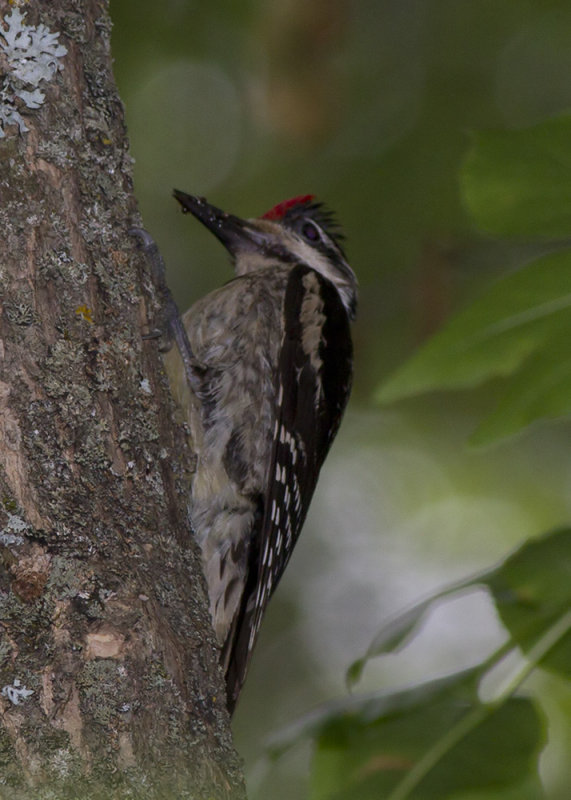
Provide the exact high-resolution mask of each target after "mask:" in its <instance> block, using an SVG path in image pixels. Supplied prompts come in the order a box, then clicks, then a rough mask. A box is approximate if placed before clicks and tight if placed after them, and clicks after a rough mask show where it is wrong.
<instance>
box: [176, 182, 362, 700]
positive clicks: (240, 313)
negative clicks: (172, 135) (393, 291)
mask: <svg viewBox="0 0 571 800" xmlns="http://www.w3.org/2000/svg"><path fill="white" fill-rule="evenodd" d="M174 194H175V197H176V199H177V200H178V201H179V203H180V204H181V205H182V207H183V210H184V211H188V212H190V213H191V214H193V215H194V216H195V217H196V218H197V219H198V220H200V222H202V223H203V224H204V225H205V226H206V227H207V228H208V229H209V230H210V231H212V233H214V235H215V236H217V237H218V239H220V241H221V242H222V243H223V244H224V245H225V247H226V248H227V249H228V251H229V252H230V254H231V256H232V259H233V262H234V269H235V272H236V276H237V277H235V278H234V279H233V280H231V281H229V282H228V283H227V284H226V285H225V286H223V287H222V288H220V289H217V290H216V291H214V292H212V293H211V294H209V295H208V296H206V297H204V298H202V299H201V300H199V301H198V302H197V303H195V305H193V306H192V308H190V310H189V311H187V312H186V314H184V316H183V323H184V327H185V328H186V332H187V335H188V340H189V343H190V350H191V355H190V372H191V375H190V382H191V384H192V390H193V391H192V393H190V392H189V391H188V385H187V383H188V381H187V380H186V379H185V375H184V370H182V369H181V367H180V361H179V362H178V366H176V364H175V362H174V360H173V359H172V358H170V362H171V363H170V368H169V365H168V362H167V368H168V369H169V374H170V376H171V382H172V384H173V390H174V392H175V395H176V396H177V399H178V402H179V404H180V405H181V407H182V408H183V409H186V411H187V420H188V422H189V424H190V428H191V434H192V441H193V447H194V448H195V450H196V454H197V463H196V472H195V474H194V477H193V482H192V497H191V501H190V515H191V519H192V522H193V526H194V529H195V531H196V535H197V537H198V541H199V544H200V547H201V549H202V557H203V566H204V572H205V576H206V581H207V585H208V593H209V599H210V611H211V614H212V621H213V625H214V629H215V632H216V635H217V637H218V640H219V642H220V645H221V648H222V655H221V659H222V665H223V668H224V671H225V674H226V682H227V694H228V707H229V709H230V711H232V710H233V708H234V706H235V703H236V700H237V698H238V694H239V692H240V689H241V686H242V683H243V681H244V678H245V674H246V670H247V668H248V663H249V660H250V656H251V654H252V648H253V646H254V643H255V640H256V637H257V634H258V631H259V628H260V623H261V621H262V616H263V614H264V611H265V608H266V605H267V603H268V600H269V599H270V597H271V595H272V593H273V591H274V590H275V588H276V586H277V583H278V581H279V579H280V577H281V575H282V573H283V571H284V569H285V567H286V564H287V562H288V560H289V558H290V556H291V553H292V550H293V548H294V545H295V543H296V541H297V538H298V536H299V533H300V530H301V526H302V525H303V522H304V519H305V516H306V514H307V510H308V506H309V503H310V500H311V497H312V495H313V492H314V489H315V485H316V482H317V477H318V475H319V470H320V468H321V466H322V464H323V461H324V459H325V456H326V455H327V452H328V450H329V446H330V445H331V442H332V440H333V438H334V436H335V434H336V432H337V429H338V427H339V423H340V421H341V417H342V415H343V411H344V409H345V406H346V403H347V400H348V397H349V392H350V388H351V379H352V344H351V335H350V329H349V323H350V321H351V320H352V319H353V318H354V315H355V308H356V301H357V280H356V278H355V275H354V273H353V271H352V269H351V268H350V267H349V265H348V263H347V261H346V258H345V254H344V252H343V249H342V246H341V243H340V239H341V235H340V233H339V231H338V229H337V226H336V225H335V223H334V221H333V218H332V216H331V215H330V214H329V213H328V212H327V211H326V210H325V209H324V208H323V206H322V205H320V204H318V203H316V202H315V201H314V198H313V196H310V195H307V196H304V197H297V198H294V199H293V200H289V201H286V202H284V203H280V204H279V205H277V206H275V208H273V209H271V211H268V212H267V213H266V214H264V215H263V216H262V217H260V218H257V219H247V220H244V219H240V218H239V217H235V216H233V215H232V214H227V213H225V212H223V211H221V210H220V209H218V208H215V207H214V206H212V205H210V204H209V203H207V202H206V200H204V199H203V198H200V197H193V196H191V195H188V194H185V193H183V192H179V191H175V193H174ZM187 375H188V369H187Z"/></svg>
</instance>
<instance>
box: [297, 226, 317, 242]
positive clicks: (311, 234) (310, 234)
mask: <svg viewBox="0 0 571 800" xmlns="http://www.w3.org/2000/svg"><path fill="white" fill-rule="evenodd" d="M301 235H302V236H303V238H304V239H306V240H307V241H308V242H318V241H319V239H320V236H319V231H318V229H317V228H316V226H315V225H314V224H313V222H304V224H303V227H302V229H301Z"/></svg>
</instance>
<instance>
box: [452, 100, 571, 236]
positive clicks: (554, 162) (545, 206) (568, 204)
mask: <svg viewBox="0 0 571 800" xmlns="http://www.w3.org/2000/svg"><path fill="white" fill-rule="evenodd" d="M461 185H462V189H463V194H464V199H465V202H466V205H467V207H468V210H469V211H470V213H471V214H472V216H473V217H474V219H475V220H476V223H477V224H478V226H479V227H480V228H482V229H483V230H485V231H488V232H490V233H493V234H496V235H500V236H522V237H525V238H527V239H529V238H530V237H552V238H553V237H564V236H569V235H571V190H570V188H569V187H570V186H571V115H568V114H565V115H562V116H559V117H555V118H552V119H548V120H546V121H545V122H542V123H540V124H539V125H534V126H533V127H531V128H525V129H522V130H509V131H490V132H480V133H478V134H476V136H475V143H474V146H473V147H472V149H471V150H470V152H469V154H468V156H467V158H466V161H465V163H464V167H463V170H462V173H461Z"/></svg>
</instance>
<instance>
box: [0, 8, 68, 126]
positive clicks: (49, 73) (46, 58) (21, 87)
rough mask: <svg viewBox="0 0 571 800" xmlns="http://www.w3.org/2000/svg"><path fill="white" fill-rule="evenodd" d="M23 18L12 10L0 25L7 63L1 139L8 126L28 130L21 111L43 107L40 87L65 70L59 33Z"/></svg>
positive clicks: (0, 98) (1, 88)
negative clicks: (29, 22) (27, 22)
mask: <svg viewBox="0 0 571 800" xmlns="http://www.w3.org/2000/svg"><path fill="white" fill-rule="evenodd" d="M24 18H25V15H24V14H22V12H21V11H20V9H19V8H13V9H12V11H11V13H10V14H7V15H6V16H5V17H4V18H3V20H2V22H3V23H4V25H3V26H0V51H1V52H2V53H3V54H4V57H5V59H6V61H7V70H6V74H5V75H3V77H2V82H1V83H0V138H3V137H4V136H5V135H6V132H5V130H4V127H5V126H6V125H17V126H18V129H19V131H20V133H24V132H25V131H27V130H28V127H27V125H26V123H25V121H24V119H23V117H22V115H21V113H20V109H21V108H29V109H37V108H39V107H40V106H41V105H42V103H43V102H44V99H45V95H44V93H43V92H42V91H41V90H40V88H39V87H40V85H41V84H45V83H46V82H49V81H51V80H52V79H53V77H54V75H55V74H56V72H57V71H58V70H60V69H62V63H61V59H62V58H63V57H64V56H65V55H66V53H67V49H66V48H65V47H64V46H63V45H61V44H58V38H59V33H52V32H51V31H50V30H49V28H47V27H46V26H45V25H43V24H40V25H38V26H37V27H36V26H34V25H26V24H25V22H24ZM5 26H7V28H6V27H5Z"/></svg>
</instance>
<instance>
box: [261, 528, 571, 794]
mask: <svg viewBox="0 0 571 800" xmlns="http://www.w3.org/2000/svg"><path fill="white" fill-rule="evenodd" d="M570 564H571V530H570V529H568V528H566V529H563V530H559V531H555V532H553V533H550V534H548V535H545V536H542V537H538V538H536V539H533V540H530V541H529V542H527V543H526V544H524V545H523V546H522V547H521V548H519V549H518V550H517V551H516V552H515V553H513V554H512V555H511V556H509V557H508V558H507V559H506V560H505V561H504V562H503V563H502V564H500V565H499V566H498V567H496V568H494V569H492V570H489V571H487V572H485V573H482V574H479V575H477V576H475V577H472V578H470V579H468V580H466V581H462V582H461V583H458V584H455V585H453V586H451V587H448V588H446V589H444V590H440V591H439V592H438V593H437V594H436V595H434V596H432V597H429V598H427V599H426V600H424V601H423V602H422V603H419V604H417V605H416V606H414V607H413V608H411V609H409V610H408V611H407V612H405V613H404V614H401V615H399V616H398V617H396V618H395V619H393V620H392V621H391V622H390V623H389V624H387V625H386V626H384V627H383V629H381V631H379V633H378V634H377V635H376V636H375V639H374V640H373V642H372V643H371V646H370V647H369V649H368V651H367V654H366V655H365V657H364V658H362V659H360V660H359V661H358V662H355V663H354V664H353V665H352V667H351V668H350V670H349V677H350V680H351V682H352V683H355V681H356V680H358V679H359V678H360V676H361V674H362V671H363V668H364V666H365V664H366V663H367V661H368V660H369V659H371V658H375V657H379V656H383V655H386V654H387V653H390V652H391V651H394V650H396V649H399V648H401V647H403V646H404V644H405V643H406V641H407V639H409V638H410V637H411V636H413V635H414V634H415V630H417V629H418V626H419V625H420V623H421V622H422V621H423V619H424V618H425V616H426V614H427V613H428V611H429V610H430V609H431V607H433V606H434V605H435V604H436V603H437V602H442V601H443V599H446V598H449V597H450V595H452V594H455V593H457V592H459V591H462V592H464V591H466V590H467V589H469V588H470V587H473V586H486V587H487V589H488V590H489V592H490V593H491V595H492V597H493V599H494V603H495V605H496V608H497V611H498V614H499V615H500V617H501V619H502V621H503V623H504V625H505V626H506V628H507V631H508V632H509V638H508V639H507V641H506V643H504V644H503V645H502V646H501V647H500V648H498V650H497V651H496V652H495V653H493V654H492V655H491V656H489V657H488V658H487V659H486V660H485V661H484V662H482V663H481V664H479V665H477V666H476V667H473V668H471V669H469V670H463V671H459V672H456V673H454V672H451V673H450V674H449V675H448V676H447V677H446V678H441V679H438V680H435V681H431V682H428V683H421V684H418V685H415V686H413V687H411V688H409V689H407V690H405V691H397V692H387V691H384V692H380V693H377V694H375V695H368V696H360V697H359V696H356V697H352V698H349V699H347V700H343V701H337V702H335V703H331V704H329V705H326V706H325V707H324V708H323V709H321V710H318V711H314V712H312V713H311V714H309V715H308V716H307V717H306V718H305V719H303V718H302V719H301V720H300V721H299V722H298V723H296V724H295V725H294V726H292V728H290V729H289V730H287V731H285V732H284V733H283V734H282V735H281V736H278V737H276V738H275V739H274V741H273V743H272V750H273V752H274V755H280V754H281V752H282V751H283V750H284V749H286V748H287V747H290V746H291V745H292V744H295V743H297V741H298V740H299V739H300V738H302V737H304V736H310V737H311V738H313V739H314V740H315V743H316V747H315V755H314V760H313V771H312V777H313V782H312V791H311V793H310V797H311V798H312V800H349V798H356V797H358V798H359V799H360V800H366V798H371V800H373V798H386V800H406V799H407V798H416V800H433V799H434V800H436V799H437V798H438V800H446V799H447V798H452V797H454V798H457V797H459V796H460V795H461V794H462V792H463V791H469V792H470V793H472V792H475V791H478V790H480V792H482V794H481V795H480V794H479V795H478V796H481V797H488V796H492V797H494V796H496V792H497V790H498V788H506V789H513V790H518V791H519V792H520V795H519V796H520V797H522V798H524V797H525V798H529V799H530V800H531V798H541V797H543V796H544V794H543V790H542V788H541V784H540V781H539V773H538V758H539V755H540V753H541V750H542V747H543V745H544V744H545V738H546V726H545V723H544V717H543V715H542V714H540V713H539V711H538V710H537V709H536V706H535V704H534V703H532V702H530V701H529V699H524V698H521V697H520V698H517V697H514V693H515V692H516V691H517V690H518V689H519V688H520V687H521V684H522V683H523V682H524V680H525V679H526V678H528V676H529V674H530V673H531V672H532V671H533V670H535V669H536V668H537V667H539V666H542V667H544V668H547V669H550V670H554V671H555V672H561V673H562V674H563V675H565V676H567V677H568V676H569V669H570V664H571V581H569V565H570ZM519 648H521V650H523V651H524V652H525V654H526V658H525V659H524V658H522V657H519V658H518V657H517V654H518V652H519ZM510 652H512V653H513V655H514V656H516V659H517V668H516V669H514V670H513V674H511V675H510V676H509V678H508V679H507V680H506V679H504V681H503V683H502V684H501V686H500V687H499V688H496V689H495V691H494V692H493V694H492V697H491V698H488V699H486V700H485V701H483V700H482V699H481V697H480V690H481V686H482V683H483V682H484V681H485V680H486V678H487V677H488V676H489V675H490V674H493V670H494V669H495V668H496V667H497V666H498V664H500V663H501V662H502V660H503V659H505V658H506V655H507V654H508V653H510ZM487 693H488V694H489V693H490V690H489V688H488V689H487ZM484 789H491V790H492V792H493V794H492V795H486V794H485V793H483V790H484ZM470 796H472V795H470Z"/></svg>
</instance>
